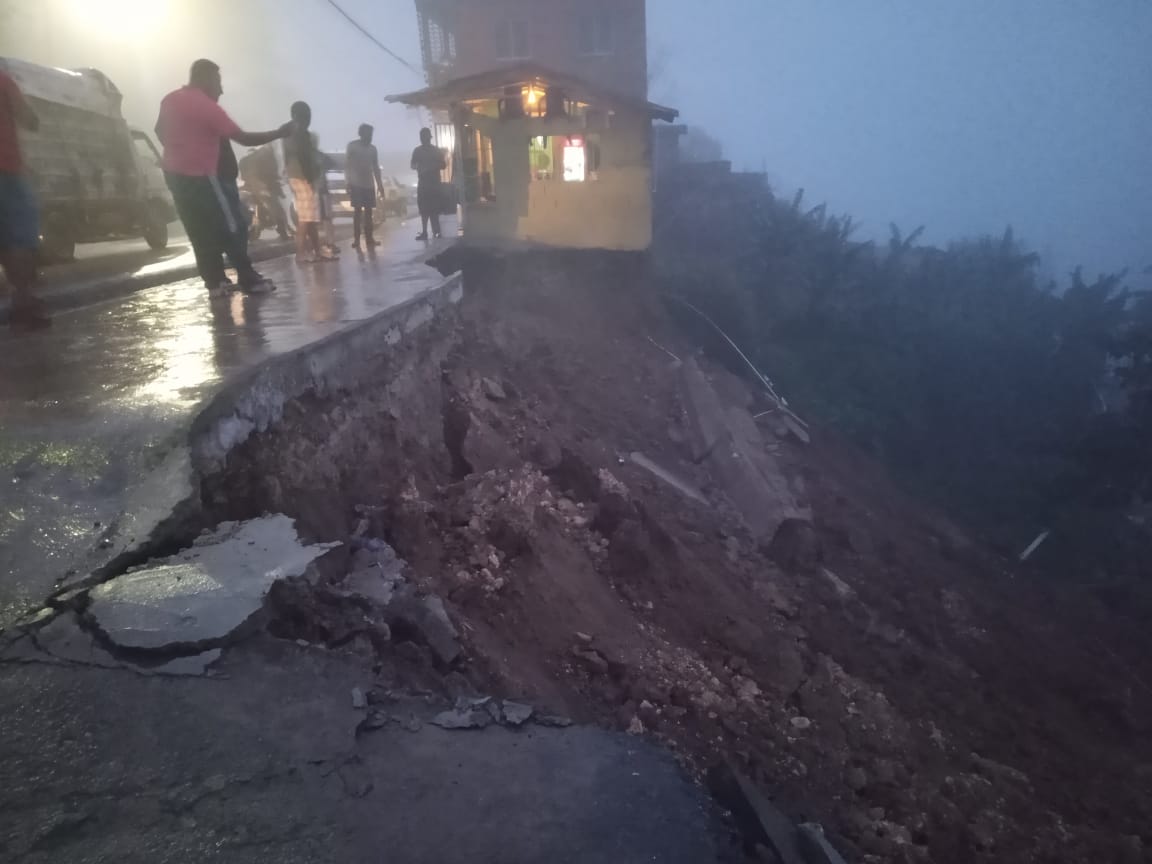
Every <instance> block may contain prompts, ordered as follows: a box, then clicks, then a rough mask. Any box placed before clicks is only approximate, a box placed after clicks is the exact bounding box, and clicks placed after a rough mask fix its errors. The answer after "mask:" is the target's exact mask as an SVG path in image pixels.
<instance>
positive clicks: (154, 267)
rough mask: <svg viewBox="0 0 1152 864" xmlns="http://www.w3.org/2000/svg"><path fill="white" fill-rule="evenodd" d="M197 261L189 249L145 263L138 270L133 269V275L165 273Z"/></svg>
mask: <svg viewBox="0 0 1152 864" xmlns="http://www.w3.org/2000/svg"><path fill="white" fill-rule="evenodd" d="M195 263H196V257H195V256H194V255H193V254H192V250H191V249H189V250H188V251H187V252H185V253H184V254H183V255H178V256H177V257H175V258H165V259H164V260H162V261H153V262H152V263H151V264H145V265H144V266H143V267H141V268H140V269H138V270H135V271H133V273H132V276H133V277H139V276H151V275H152V274H153V273H164V272H165V271H168V270H175V269H177V268H178V267H190V266H191V265H193V264H195Z"/></svg>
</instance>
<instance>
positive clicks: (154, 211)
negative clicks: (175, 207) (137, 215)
mask: <svg viewBox="0 0 1152 864" xmlns="http://www.w3.org/2000/svg"><path fill="white" fill-rule="evenodd" d="M144 239H145V240H146V241H147V242H148V245H149V246H150V247H152V248H153V249H156V250H160V249H166V248H167V247H168V214H167V213H165V212H164V207H163V206H162V205H160V204H156V203H153V204H149V205H148V212H147V214H146V215H145V217H144Z"/></svg>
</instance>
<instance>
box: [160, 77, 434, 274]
mask: <svg viewBox="0 0 1152 864" xmlns="http://www.w3.org/2000/svg"><path fill="white" fill-rule="evenodd" d="M223 92H224V88H223V85H222V83H221V76H220V67H219V66H218V65H216V64H215V63H213V62H212V61H210V60H197V61H196V62H195V63H193V64H192V70H191V73H190V75H189V81H188V84H187V85H186V86H184V87H181V88H180V89H179V90H176V91H174V92H172V93H170V94H168V96H166V97H165V98H164V101H163V102H162V103H161V105H160V118H159V120H157V123H156V136H157V138H159V140H160V143H161V144H162V145H163V148H164V157H163V163H164V172H165V176H166V177H167V180H168V187H169V189H171V190H172V197H173V199H174V201H175V204H176V210H177V212H178V213H179V215H180V219H181V221H182V222H183V223H184V227H185V230H186V231H187V232H188V239H189V242H190V243H191V244H192V248H193V250H194V251H195V254H196V264H197V267H198V269H199V271H200V275H201V277H202V278H203V279H204V283H205V285H206V287H207V288H208V291H209V292H210V294H213V295H219V294H222V293H224V292H227V291H230V290H233V289H234V288H237V287H238V288H239V289H240V290H241V291H244V292H247V293H264V292H267V291H270V290H274V289H275V286H274V285H272V283H271V282H270V281H269V280H268V279H266V278H264V277H263V276H261V275H260V274H259V273H257V272H256V270H255V269H254V268H253V267H252V262H251V260H250V258H249V256H248V223H247V218H246V216H245V214H244V213H243V212H242V208H241V205H240V198H239V192H238V188H237V184H236V177H237V174H238V171H237V168H236V164H237V163H236V158H235V156H234V155H233V153H232V147H231V143H230V142H232V141H235V142H237V143H239V144H242V145H246V146H250V147H260V146H263V145H265V144H268V143H270V142H272V141H277V140H281V139H282V140H283V142H284V143H283V148H284V172H285V174H286V175H287V178H288V183H289V185H290V186H291V188H292V195H293V198H294V200H295V204H296V219H297V229H296V260H297V262H298V263H300V264H312V263H317V262H322V261H328V260H334V259H335V258H336V257H337V247H336V245H335V240H334V237H333V236H332V233H331V232H332V229H331V224H332V214H331V202H330V198H329V195H328V188H327V181H326V174H327V169H328V166H327V164H326V158H325V156H324V154H323V153H322V152H321V151H320V148H319V144H318V140H317V137H316V135H315V133H313V132H312V131H311V126H312V109H311V107H310V106H309V105H308V103H307V102H296V103H294V104H293V105H292V107H291V112H290V113H291V119H290V120H289V121H288V122H287V123H285V124H284V125H283V126H281V127H280V128H279V129H275V130H271V131H268V132H245V131H243V130H242V129H240V127H239V126H237V125H236V123H235V121H233V120H232V119H231V118H230V117H229V116H228V114H227V113H226V112H225V111H224V109H223V108H221V107H220V104H219V100H220V96H221V95H222V94H223ZM373 131H374V130H373V128H372V126H370V125H369V124H367V123H365V124H363V125H361V126H360V129H359V132H358V136H357V138H356V140H354V141H352V142H351V143H350V144H349V145H348V148H347V150H346V164H345V177H346V179H347V184H348V195H349V198H350V203H351V205H352V232H353V241H352V246H353V248H355V249H357V250H360V249H362V248H363V247H361V239H363V242H364V245H365V246H366V247H367V248H369V249H371V248H372V247H374V246H376V245H378V244H377V242H376V239H375V237H374V236H373V227H374V222H373V211H374V209H375V207H376V204H377V201H378V197H379V196H380V195H382V194H383V191H384V181H383V179H382V177H381V176H380V158H379V154H378V153H377V151H376V147H375V146H374V145H373V144H372V136H373ZM445 167H446V161H445V158H444V154H443V151H441V150H439V149H438V148H437V147H435V146H434V145H433V144H432V133H431V132H430V131H429V130H428V129H424V130H421V133H420V146H419V147H417V148H416V150H415V151H414V152H413V154H412V168H413V170H415V171H416V172H417V175H418V177H419V185H418V187H417V199H418V205H419V208H420V216H421V220H422V230H421V232H420V235H419V237H418V239H423V240H427V239H428V228H429V224H431V228H432V232H433V235H434V236H435V237H439V236H440V208H441V207H442V206H443V205H442V200H441V195H440V187H441V182H440V175H441V172H442V171H443V170H444V168H445ZM322 225H327V236H326V237H325V238H322V237H321V226H322ZM225 256H227V258H228V259H229V260H230V261H231V263H232V266H233V267H234V268H235V269H236V273H237V278H238V283H239V284H238V285H233V284H232V283H231V282H230V280H229V279H228V278H227V275H226V271H225V269H224V264H223V258H224V257H225Z"/></svg>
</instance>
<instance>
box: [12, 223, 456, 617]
mask: <svg viewBox="0 0 1152 864" xmlns="http://www.w3.org/2000/svg"><path fill="white" fill-rule="evenodd" d="M450 236H451V232H450ZM380 239H381V240H382V245H381V247H380V248H379V249H378V250H377V254H376V255H374V256H362V257H361V256H357V255H356V254H355V253H353V252H352V251H351V250H350V249H347V248H345V249H344V252H343V257H342V260H341V261H340V262H339V263H328V264H319V265H313V266H310V267H306V268H298V267H296V265H295V264H294V262H293V260H292V259H291V258H290V257H288V258H281V259H277V260H275V261H269V262H266V263H265V264H263V265H261V268H260V269H261V270H262V272H264V273H265V274H266V275H268V276H269V277H271V278H272V279H274V280H275V281H276V282H277V284H278V285H279V290H278V291H277V292H276V293H274V294H271V295H267V296H262V297H247V296H244V295H241V294H233V295H231V296H230V297H228V298H225V299H221V300H213V301H209V300H208V298H207V296H206V295H205V292H204V289H203V287H202V285H201V283H200V282H199V280H198V279H189V280H184V281H181V282H176V283H173V284H168V285H163V286H160V287H156V288H151V289H148V290H145V291H141V292H138V293H136V294H132V295H130V296H128V297H124V298H121V299H119V300H115V301H110V302H107V303H103V304H98V305H95V306H90V307H88V308H83V309H77V310H74V311H70V312H65V313H61V314H59V315H57V316H56V317H55V319H54V326H53V327H52V328H51V329H50V330H47V331H44V332H40V333H33V334H14V333H8V332H4V331H2V330H0V490H2V491H0V627H4V626H6V625H7V624H10V623H11V622H12V621H13V620H14V619H15V618H17V617H19V616H20V615H21V614H23V613H25V612H27V611H28V610H29V609H33V608H35V607H36V606H37V605H38V604H39V603H41V602H43V600H44V598H45V597H46V596H48V595H49V594H50V593H51V592H52V589H53V587H54V586H55V585H57V584H59V583H60V582H61V581H63V580H65V579H67V580H68V581H71V579H72V578H73V577H75V576H77V575H84V574H86V573H87V572H89V571H90V570H92V569H94V568H95V567H99V566H100V565H101V564H104V563H106V562H107V561H108V560H110V559H111V558H112V557H113V556H114V555H115V554H116V553H117V552H118V551H120V549H122V548H124V546H126V545H130V544H131V542H132V541H133V540H134V539H140V540H143V539H144V537H145V536H146V534H147V532H148V531H149V530H150V529H151V527H152V525H153V524H154V521H155V519H157V518H162V517H163V516H164V515H166V513H167V512H168V510H170V508H171V506H173V505H174V504H175V503H177V502H179V501H180V500H182V499H183V498H184V497H185V495H186V494H187V492H188V491H189V488H188V486H187V475H186V467H187V452H186V447H185V446H184V444H185V441H186V435H187V430H188V426H189V424H190V422H191V420H192V418H193V417H194V416H195V415H196V413H197V411H198V407H199V406H200V405H202V404H203V402H204V401H205V400H206V399H209V398H211V397H212V396H213V395H214V394H215V393H216V392H218V390H219V389H220V388H221V387H222V386H223V385H224V384H225V383H227V382H228V381H229V380H231V379H233V378H234V377H236V376H237V375H239V374H240V373H242V372H244V371H246V370H249V369H251V368H252V367H254V366H255V365H257V364H260V363H261V362H263V361H265V360H267V359H268V358H270V357H274V356H276V355H278V354H283V353H285V352H289V351H293V350H295V349H298V348H300V347H302V346H304V345H308V344H310V343H312V342H314V341H316V340H318V339H321V338H323V337H325V336H327V335H329V334H331V333H334V332H336V331H338V330H340V329H341V328H343V327H344V326H346V325H348V324H349V323H351V322H355V321H360V320H363V319H366V318H369V317H371V316H373V315H375V314H377V313H379V312H382V311H384V310H386V309H388V308H389V307H391V306H394V305H396V304H397V303H400V302H403V301H405V300H407V299H409V298H411V297H414V296H416V295H418V294H420V293H423V292H425V291H427V290H430V289H431V288H434V287H436V286H437V285H439V284H440V283H441V282H442V277H441V276H440V275H439V274H438V273H437V272H436V271H435V270H433V269H432V268H430V267H428V266H426V265H425V264H424V263H423V262H424V260H425V259H426V258H427V257H428V256H427V249H426V247H425V244H422V243H417V242H416V241H415V240H414V239H413V237H412V234H411V231H410V226H405V225H399V226H395V227H393V228H392V229H391V231H389V232H388V233H382V234H381V235H380ZM166 508H167V509H166ZM137 534H139V535H140V536H139V537H138V538H137V537H136V535H137Z"/></svg>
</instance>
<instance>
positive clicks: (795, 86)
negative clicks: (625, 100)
mask: <svg viewBox="0 0 1152 864" xmlns="http://www.w3.org/2000/svg"><path fill="white" fill-rule="evenodd" d="M722 5H723V14H722V15H718V14H716V9H717V8H719V7H717V6H705V5H704V4H701V3H699V2H695V0H653V2H650V3H649V9H650V17H651V20H650V22H649V28H650V34H649V40H650V50H651V52H652V55H653V57H654V58H655V61H656V62H655V63H653V66H654V68H655V70H656V71H655V78H654V81H653V92H652V95H653V98H655V99H656V100H657V101H660V100H666V101H668V102H669V103H671V104H674V105H678V106H679V107H680V108H681V109H682V110H683V111H684V112H685V119H686V121H687V122H689V123H694V124H699V125H701V126H704V127H706V128H708V129H709V130H711V131H712V132H713V133H714V134H716V135H717V136H718V137H719V138H720V139H721V141H722V142H723V144H724V148H725V151H726V153H727V155H728V156H729V157H730V158H731V159H732V160H733V161H734V163H735V164H736V165H737V166H738V167H742V168H745V169H748V170H762V169H763V170H766V171H767V173H768V174H769V177H770V178H771V180H772V181H773V183H774V185H776V186H778V187H782V188H784V189H788V190H790V189H794V188H797V187H804V188H806V189H807V191H808V200H810V201H813V202H816V201H827V202H828V203H829V206H830V207H831V209H832V210H834V211H836V212H846V213H850V214H851V215H852V216H853V217H854V218H856V219H857V220H860V221H861V222H862V224H863V228H864V230H863V232H862V235H863V234H867V235H870V236H881V237H883V236H886V235H887V233H888V223H889V222H895V223H896V224H897V225H899V226H900V228H901V229H903V230H904V231H905V232H907V231H911V230H912V229H914V228H916V227H917V226H919V225H925V226H926V229H927V230H926V232H925V235H924V241H925V242H928V243H932V244H945V243H947V242H948V241H949V240H950V239H953V238H957V237H962V236H973V235H980V234H985V233H999V232H1000V231H1002V230H1003V229H1004V227H1005V226H1007V225H1012V226H1013V227H1014V228H1015V230H1016V234H1017V236H1018V237H1020V238H1022V240H1023V241H1024V242H1025V243H1026V244H1027V245H1028V246H1030V247H1031V248H1033V249H1035V250H1036V251H1038V252H1040V253H1041V254H1042V255H1043V256H1044V258H1045V264H1046V265H1047V267H1048V268H1049V269H1051V270H1053V271H1055V273H1056V275H1058V276H1061V277H1062V276H1063V275H1064V271H1066V270H1068V269H1069V268H1071V267H1073V266H1075V265H1077V264H1083V265H1084V266H1085V268H1086V269H1087V270H1088V271H1113V270H1118V269H1120V268H1122V267H1129V268H1132V270H1133V272H1134V273H1135V274H1138V273H1139V271H1142V270H1143V269H1144V268H1146V267H1148V266H1149V265H1152V248H1150V243H1149V237H1152V170H1149V142H1152V100H1150V99H1149V93H1150V89H1149V88H1150V87H1152V3H1148V2H1145V0H1115V2H1109V3H1098V2H1088V0H1013V2H1011V3H1003V2H995V0H963V2H960V0H940V2H932V3H924V2H914V0H883V2H874V3H847V2H833V0H804V2H775V0H726V2H725V3H724V4H722Z"/></svg>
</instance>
